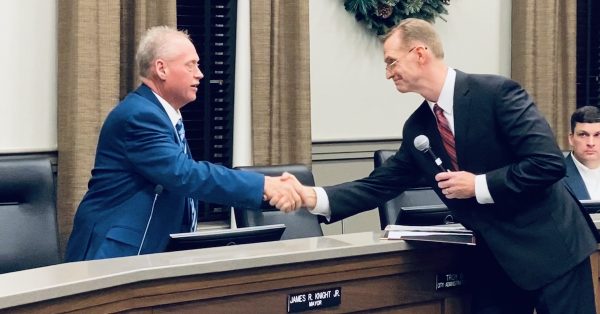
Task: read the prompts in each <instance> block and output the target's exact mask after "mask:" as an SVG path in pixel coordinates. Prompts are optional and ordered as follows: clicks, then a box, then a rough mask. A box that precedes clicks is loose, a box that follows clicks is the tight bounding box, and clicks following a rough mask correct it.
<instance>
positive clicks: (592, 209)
mask: <svg viewBox="0 0 600 314" xmlns="http://www.w3.org/2000/svg"><path fill="white" fill-rule="evenodd" d="M580 202H581V204H582V205H583V207H584V208H585V209H586V210H587V212H588V213H590V214H594V213H600V200H580Z"/></svg>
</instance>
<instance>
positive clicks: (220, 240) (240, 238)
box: [167, 224, 285, 251]
mask: <svg viewBox="0 0 600 314" xmlns="http://www.w3.org/2000/svg"><path fill="white" fill-rule="evenodd" d="M284 230H285V225H284V224H276V225H266V226H256V227H245V228H237V229H219V230H210V231H199V232H188V233H174V234H171V239H170V241H169V246H168V247H167V251H180V250H192V249H201V248H207V247H215V246H226V245H236V244H247V243H256V242H267V241H277V240H279V239H280V238H281V235H282V234H283V231H284Z"/></svg>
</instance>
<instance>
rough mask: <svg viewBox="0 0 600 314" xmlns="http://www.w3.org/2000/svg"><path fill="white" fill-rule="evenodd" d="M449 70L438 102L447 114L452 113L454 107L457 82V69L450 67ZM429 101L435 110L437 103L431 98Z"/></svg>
mask: <svg viewBox="0 0 600 314" xmlns="http://www.w3.org/2000/svg"><path fill="white" fill-rule="evenodd" d="M447 71H448V72H447V73H446V80H445V81H444V85H443V86H442V91H441V92H440V97H438V101H437V104H438V106H440V108H442V109H443V110H444V113H445V114H449V115H452V113H453V107H454V85H455V83H456V70H454V69H453V68H451V67H448V70H447ZM427 103H429V108H431V110H432V111H433V105H435V104H436V103H435V102H432V101H429V100H428V101H427Z"/></svg>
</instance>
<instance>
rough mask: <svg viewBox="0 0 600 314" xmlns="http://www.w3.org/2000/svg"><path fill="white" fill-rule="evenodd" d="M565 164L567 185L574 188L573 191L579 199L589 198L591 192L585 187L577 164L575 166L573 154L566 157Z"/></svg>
mask: <svg viewBox="0 0 600 314" xmlns="http://www.w3.org/2000/svg"><path fill="white" fill-rule="evenodd" d="M565 165H566V170H567V173H566V176H565V181H566V182H567V187H568V188H570V189H572V191H573V193H574V194H575V195H576V196H577V198H578V199H580V200H589V199H590V194H589V193H588V190H587V188H586V187H585V183H584V182H583V178H582V177H581V175H580V174H579V170H577V166H575V162H574V161H573V155H572V154H569V156H567V158H565Z"/></svg>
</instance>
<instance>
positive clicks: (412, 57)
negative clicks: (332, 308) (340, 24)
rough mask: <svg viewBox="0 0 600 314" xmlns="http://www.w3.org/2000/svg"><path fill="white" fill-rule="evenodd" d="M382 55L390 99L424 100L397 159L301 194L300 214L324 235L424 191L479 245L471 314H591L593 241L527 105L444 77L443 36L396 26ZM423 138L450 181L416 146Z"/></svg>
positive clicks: (516, 93) (551, 144)
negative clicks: (412, 191)
mask: <svg viewBox="0 0 600 314" xmlns="http://www.w3.org/2000/svg"><path fill="white" fill-rule="evenodd" d="M383 52H384V61H385V63H386V77H387V78H388V79H390V80H393V82H394V84H395V86H396V89H397V90H398V91H399V92H402V93H407V92H415V93H418V94H419V95H421V96H423V98H425V100H424V101H423V102H422V103H421V105H420V107H419V108H418V109H416V110H415V112H414V113H413V114H412V115H411V116H410V117H409V118H408V120H407V121H406V123H405V125H404V129H403V132H402V145H401V146H400V148H399V150H398V152H397V153H396V154H395V155H394V156H392V157H390V158H389V159H387V160H386V162H385V163H384V164H383V165H382V166H380V167H377V168H376V169H375V170H374V171H373V172H372V173H371V174H370V175H369V176H368V177H365V178H362V179H359V180H356V181H352V182H346V183H342V184H338V185H334V186H329V187H325V188H314V189H313V188H308V187H299V188H298V190H299V192H300V194H301V196H302V199H303V201H304V202H305V204H306V207H308V208H309V209H311V211H312V212H313V213H315V214H319V215H320V217H319V218H320V220H321V221H323V222H327V223H330V222H334V221H337V220H340V219H343V218H346V217H348V216H351V215H354V214H357V213H359V212H362V211H365V210H369V209H372V208H375V207H377V206H379V205H380V204H382V203H384V202H386V201H388V200H390V199H392V198H393V197H396V196H397V195H398V194H400V193H402V192H403V191H404V190H405V189H406V188H407V187H408V186H410V185H411V184H412V183H413V182H415V181H417V180H419V179H425V180H426V181H427V182H428V184H429V185H430V186H431V187H432V188H433V189H434V190H435V192H436V193H437V194H438V195H439V197H440V199H442V200H443V202H444V203H445V204H446V205H447V206H448V208H450V209H451V210H453V211H454V212H455V218H457V220H458V221H459V222H460V223H462V224H463V225H465V226H466V227H467V228H469V229H471V230H473V231H474V233H475V234H476V236H477V245H476V246H475V247H474V250H473V253H474V254H472V255H470V256H469V257H468V258H465V259H464V262H465V264H467V265H466V267H465V268H466V269H468V270H469V271H470V272H471V273H470V275H471V276H470V277H469V280H470V285H471V291H472V293H473V298H472V300H473V303H472V305H471V311H472V312H473V313H533V311H534V308H535V310H536V312H537V313H539V314H541V313H590V314H591V313H596V311H595V304H594V291H593V280H592V273H591V267H590V259H589V255H590V254H591V253H592V252H594V251H595V250H596V249H597V243H596V236H597V232H596V229H595V227H594V226H593V224H592V223H591V220H590V217H589V216H588V215H587V213H584V212H583V208H581V206H580V204H579V203H578V202H577V201H576V200H575V199H574V197H573V196H572V195H571V194H570V193H569V192H568V191H567V189H566V187H565V185H564V184H563V183H562V182H561V179H562V178H563V176H564V174H565V165H564V157H563V155H562V152H561V151H560V149H559V148H558V145H557V144H556V141H555V139H554V135H553V133H552V130H551V129H550V126H549V125H548V123H547V122H546V121H545V120H544V118H543V117H542V115H541V114H540V113H539V111H538V109H537V108H536V106H535V104H534V103H533V99H532V98H531V97H530V96H529V95H528V94H527V92H526V91H525V90H524V89H523V88H522V87H521V86H519V84H517V83H516V82H514V81H512V80H510V79H507V78H504V77H501V76H497V75H481V74H468V73H464V72H461V71H458V70H455V69H452V68H450V67H448V66H447V65H446V64H445V62H444V60H443V58H444V50H443V47H442V44H441V40H440V39H439V36H438V35H437V33H436V32H435V29H434V28H433V27H432V25H430V24H429V23H427V22H425V21H422V20H417V19H405V20H403V21H402V22H401V23H400V24H399V25H398V26H396V27H395V28H394V29H393V30H392V31H391V32H390V33H388V35H387V36H386V37H385V38H384V43H383ZM470 52H473V53H476V52H474V51H470ZM420 135H425V136H427V137H428V138H429V139H430V144H431V149H432V150H433V151H435V152H436V153H437V155H438V156H439V157H440V158H441V160H442V161H443V165H445V167H446V168H447V169H451V170H452V171H441V170H440V168H439V167H438V166H437V165H436V164H435V163H434V161H433V160H432V158H430V156H429V155H427V154H424V153H423V152H422V151H420V150H419V149H417V147H415V146H414V145H413V142H414V140H415V138H417V137H418V136H420Z"/></svg>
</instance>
